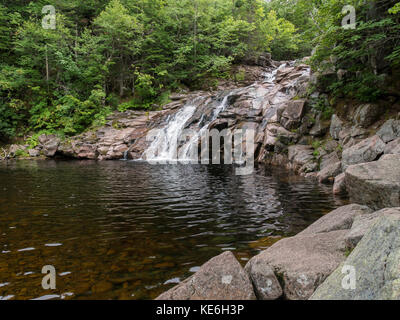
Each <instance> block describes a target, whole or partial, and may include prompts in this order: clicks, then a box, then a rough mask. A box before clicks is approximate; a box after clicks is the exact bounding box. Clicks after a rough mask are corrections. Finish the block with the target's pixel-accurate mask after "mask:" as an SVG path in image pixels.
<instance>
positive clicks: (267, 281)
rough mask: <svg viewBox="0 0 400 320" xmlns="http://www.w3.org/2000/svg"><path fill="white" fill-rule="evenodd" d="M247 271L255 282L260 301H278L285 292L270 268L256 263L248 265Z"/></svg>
mask: <svg viewBox="0 0 400 320" xmlns="http://www.w3.org/2000/svg"><path fill="white" fill-rule="evenodd" d="M245 270H246V272H247V273H248V275H249V276H250V279H251V281H252V282H253V286H254V289H255V292H256V295H257V298H258V299H259V300H276V299H279V298H280V297H281V296H282V294H283V291H282V288H281V286H280V284H279V281H278V279H277V278H276V276H275V274H274V271H273V270H272V269H271V268H270V267H269V266H265V265H263V264H261V263H259V261H255V262H254V263H252V264H247V265H246V267H245Z"/></svg>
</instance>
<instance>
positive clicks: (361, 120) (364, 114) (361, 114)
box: [354, 103, 382, 128]
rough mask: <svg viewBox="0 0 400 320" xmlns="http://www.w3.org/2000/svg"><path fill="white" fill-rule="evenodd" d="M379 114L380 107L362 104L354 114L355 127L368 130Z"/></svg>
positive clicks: (380, 112)
mask: <svg viewBox="0 0 400 320" xmlns="http://www.w3.org/2000/svg"><path fill="white" fill-rule="evenodd" d="M381 114H382V111H381V108H380V105H378V104H372V103H368V104H363V105H361V106H359V107H358V108H357V110H356V112H355V114H354V121H355V123H356V125H359V126H360V127H363V128H368V127H369V126H370V125H372V124H374V122H375V121H376V120H377V119H378V118H379V116H380V115H381Z"/></svg>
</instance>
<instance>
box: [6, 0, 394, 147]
mask: <svg viewBox="0 0 400 320" xmlns="http://www.w3.org/2000/svg"><path fill="white" fill-rule="evenodd" d="M49 5H51V6H53V7H54V8H55V28H44V27H43V19H44V18H45V17H46V15H47V14H48V12H47V11H43V8H44V7H45V6H49ZM346 5H351V6H353V7H354V8H355V14H356V20H355V26H354V28H344V27H343V23H342V22H343V19H344V17H345V16H346V15H347V14H348V12H346V11H343V8H344V7H345V6H346ZM0 39H1V40H0V69H1V73H0V140H1V141H2V142H3V143H5V142H9V141H13V140H15V139H25V138H26V137H28V136H29V137H31V139H33V140H34V139H36V138H37V136H38V135H39V134H42V133H46V134H50V133H56V134H57V135H59V136H60V137H68V136H73V135H76V134H79V133H81V132H84V131H85V130H87V129H88V128H90V127H93V126H101V125H103V124H104V123H105V119H106V117H107V116H108V115H109V114H110V113H112V112H113V111H115V110H119V111H125V110H128V109H141V110H143V109H145V110H154V109H158V108H162V106H163V105H164V104H166V103H168V101H169V95H170V94H171V92H179V91H182V90H192V89H198V88H204V87H205V86H207V85H208V86H212V84H213V83H214V82H215V81H217V80H218V79H229V78H233V77H240V74H235V72H236V71H235V70H236V68H235V66H237V65H241V64H247V63H249V61H251V60H252V59H253V58H254V57H257V56H259V55H260V54H263V53H271V55H272V58H273V59H275V60H293V59H297V58H303V57H306V56H312V58H311V60H310V63H311V65H312V68H313V70H319V71H320V72H324V70H329V69H332V68H334V69H335V70H339V69H343V70H346V72H347V76H346V77H345V78H343V79H341V80H338V81H335V82H334V83H332V84H330V87H329V90H330V92H331V94H332V96H346V97H352V98H354V99H358V100H360V101H374V100H377V99H380V98H382V97H384V95H385V90H386V88H387V81H388V79H392V77H393V76H396V75H397V76H398V74H399V72H398V71H399V66H400V2H399V1H398V0H395V1H393V0H271V1H263V0H85V1H78V0H38V1H27V0H13V1H12V2H10V1H1V3H0Z"/></svg>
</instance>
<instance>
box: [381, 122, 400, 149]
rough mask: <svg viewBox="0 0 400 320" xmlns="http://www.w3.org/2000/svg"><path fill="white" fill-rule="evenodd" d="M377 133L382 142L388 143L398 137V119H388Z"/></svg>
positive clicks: (399, 129)
mask: <svg viewBox="0 0 400 320" xmlns="http://www.w3.org/2000/svg"><path fill="white" fill-rule="evenodd" d="M377 135H378V136H379V137H380V138H381V139H382V141H383V142H385V143H388V142H390V141H393V140H394V139H396V138H400V120H394V119H390V120H388V121H386V122H385V124H384V125H383V126H382V127H381V128H380V129H379V131H378V132H377Z"/></svg>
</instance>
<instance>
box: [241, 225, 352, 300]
mask: <svg viewBox="0 0 400 320" xmlns="http://www.w3.org/2000/svg"><path fill="white" fill-rule="evenodd" d="M347 232H348V231H346V230H339V231H332V232H327V233H318V234H311V235H298V236H295V237H292V238H286V239H283V240H281V241H278V242H277V243H275V244H274V245H273V246H271V247H270V248H268V249H267V250H265V251H263V252H262V253H260V254H259V255H257V256H255V257H253V258H252V259H251V260H250V261H249V262H248V264H247V265H246V270H249V272H250V276H252V272H251V270H254V269H255V270H260V268H261V270H262V269H263V268H265V269H266V270H268V268H271V269H272V270H273V271H274V273H275V275H276V276H277V278H278V279H279V280H280V283H281V285H282V288H283V293H284V297H285V298H286V299H289V300H306V299H308V298H309V297H310V296H311V295H312V293H313V292H314V290H315V289H316V288H317V287H318V286H319V285H320V284H321V283H322V282H323V281H324V280H325V279H326V278H327V277H328V276H329V275H330V274H331V273H332V272H333V270H335V269H336V268H337V266H338V265H339V264H340V263H341V262H342V261H344V259H345V255H344V250H345V244H344V237H345V235H346V233H347ZM256 276H257V275H256ZM254 285H255V286H257V282H255V283H254ZM262 288H263V284H262V285H261V286H260V287H257V288H256V290H257V292H260V291H262Z"/></svg>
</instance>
